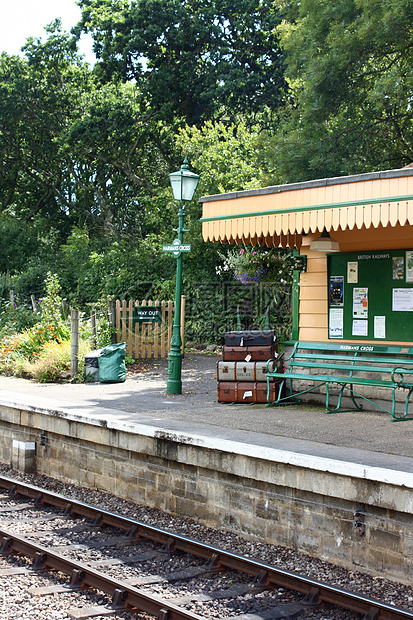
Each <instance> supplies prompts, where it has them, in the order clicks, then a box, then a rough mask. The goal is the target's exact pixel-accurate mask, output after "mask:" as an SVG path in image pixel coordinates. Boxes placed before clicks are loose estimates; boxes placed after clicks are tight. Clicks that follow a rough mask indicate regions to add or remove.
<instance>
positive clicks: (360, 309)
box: [353, 288, 369, 319]
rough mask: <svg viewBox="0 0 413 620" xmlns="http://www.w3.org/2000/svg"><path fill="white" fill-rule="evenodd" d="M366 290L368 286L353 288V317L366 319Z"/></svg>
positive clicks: (367, 306)
mask: <svg viewBox="0 0 413 620" xmlns="http://www.w3.org/2000/svg"><path fill="white" fill-rule="evenodd" d="M368 292H369V289H368V288H353V319H367V317H368V309H369V304H368Z"/></svg>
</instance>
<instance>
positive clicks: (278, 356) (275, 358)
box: [265, 351, 284, 374]
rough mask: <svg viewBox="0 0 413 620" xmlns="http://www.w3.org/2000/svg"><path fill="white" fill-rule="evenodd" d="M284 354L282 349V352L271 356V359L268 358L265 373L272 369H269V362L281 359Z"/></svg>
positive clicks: (272, 362)
mask: <svg viewBox="0 0 413 620" xmlns="http://www.w3.org/2000/svg"><path fill="white" fill-rule="evenodd" d="M283 356H284V351H283V352H282V353H280V354H279V355H277V357H272V358H271V359H269V360H268V362H267V364H266V367H265V368H266V370H265V372H266V374H268V373H271V372H272V371H271V370H270V369H269V366H270V364H274V363H275V362H279V361H280V359H282V357H283Z"/></svg>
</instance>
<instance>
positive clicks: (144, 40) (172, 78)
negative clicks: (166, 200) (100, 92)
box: [76, 0, 285, 124]
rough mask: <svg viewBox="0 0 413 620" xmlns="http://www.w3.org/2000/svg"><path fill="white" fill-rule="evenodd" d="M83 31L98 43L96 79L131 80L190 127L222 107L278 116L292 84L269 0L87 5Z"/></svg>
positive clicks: (119, 0) (123, 0)
mask: <svg viewBox="0 0 413 620" xmlns="http://www.w3.org/2000/svg"><path fill="white" fill-rule="evenodd" d="M79 5H80V7H81V8H82V19H81V21H80V23H79V25H78V27H77V29H76V32H77V34H78V35H79V34H80V32H81V31H82V30H83V31H86V32H88V33H90V34H91V35H92V37H93V39H94V52H95V54H96V56H97V58H98V63H97V65H96V67H95V71H96V74H97V75H98V76H99V77H100V78H101V79H103V80H117V79H121V80H125V81H126V80H130V81H133V82H134V83H136V84H137V85H138V87H139V88H140V89H142V91H143V92H145V93H146V94H147V96H148V100H149V102H150V104H151V106H152V107H154V108H155V109H156V110H158V111H159V113H160V115H161V117H162V118H163V119H164V120H168V121H171V120H173V119H174V117H175V116H176V115H178V116H180V117H183V118H184V119H185V120H186V121H187V122H188V123H189V124H193V123H200V122H202V121H203V120H206V119H208V118H212V117H213V116H214V115H216V114H218V113H219V112H220V111H221V110H222V108H224V109H225V114H226V115H230V117H231V118H234V115H235V114H236V113H239V112H243V113H250V114H256V113H258V112H262V111H263V110H264V109H270V110H271V111H275V110H276V109H277V108H278V107H279V106H280V105H282V102H283V97H284V90H285V82H284V79H283V60H282V55H281V53H280V49H279V45H278V41H277V37H276V35H275V27H276V26H277V24H278V23H279V18H278V14H277V13H276V11H274V10H273V8H272V7H271V3H270V2H268V1H265V0H264V1H263V0H231V1H230V0H212V1H211V0H80V2H79Z"/></svg>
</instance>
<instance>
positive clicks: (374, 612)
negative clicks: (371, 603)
mask: <svg viewBox="0 0 413 620" xmlns="http://www.w3.org/2000/svg"><path fill="white" fill-rule="evenodd" d="M379 617H380V612H379V610H378V609H376V608H375V607H372V608H371V609H369V611H368V612H367V613H366V614H365V615H364V616H363V620H378V618H379Z"/></svg>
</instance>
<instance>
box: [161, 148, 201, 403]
mask: <svg viewBox="0 0 413 620" xmlns="http://www.w3.org/2000/svg"><path fill="white" fill-rule="evenodd" d="M169 180H170V182H171V186H172V191H173V195H174V198H175V200H179V205H180V207H179V212H178V218H179V222H178V228H177V229H174V230H175V232H177V233H178V238H177V239H175V241H174V242H173V244H172V246H171V247H165V248H164V249H165V250H166V251H170V252H172V254H173V256H175V258H176V289H175V314H174V325H173V330H172V338H171V348H170V352H169V358H168V383H167V387H166V391H167V392H168V394H182V379H181V369H182V355H183V354H182V340H181V290H182V258H183V257H182V254H183V252H185V251H189V249H190V246H184V244H183V240H184V232H187V231H186V229H185V228H184V219H185V201H190V200H192V198H193V196H194V194H195V190H196V188H197V186H198V181H199V175H198V174H194V173H193V172H191V171H190V170H189V166H188V161H187V159H186V157H185V161H184V163H183V164H182V166H181V169H180V170H177V172H172V173H171V174H170V175H169Z"/></svg>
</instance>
